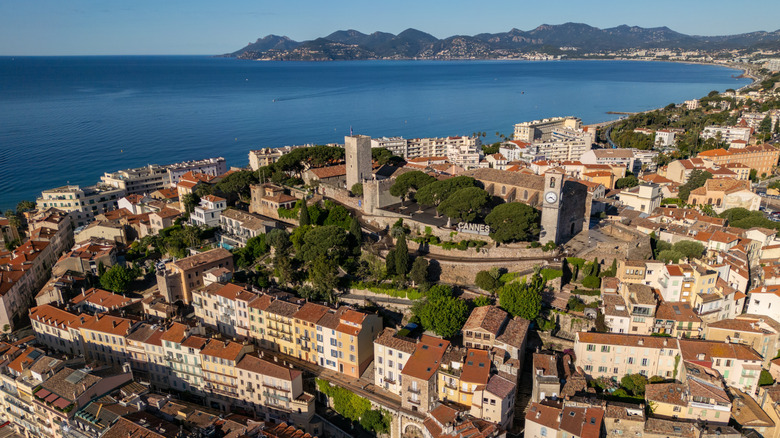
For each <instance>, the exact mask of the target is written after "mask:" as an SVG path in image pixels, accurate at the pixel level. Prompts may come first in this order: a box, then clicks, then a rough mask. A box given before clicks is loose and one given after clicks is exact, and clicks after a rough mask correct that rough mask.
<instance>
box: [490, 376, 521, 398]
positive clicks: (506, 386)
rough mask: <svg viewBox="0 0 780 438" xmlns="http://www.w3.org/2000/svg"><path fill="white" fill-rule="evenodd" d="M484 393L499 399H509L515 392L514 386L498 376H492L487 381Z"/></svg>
mask: <svg viewBox="0 0 780 438" xmlns="http://www.w3.org/2000/svg"><path fill="white" fill-rule="evenodd" d="M485 391H487V392H489V393H491V394H493V395H495V396H496V397H498V398H500V399H505V398H507V397H509V396H510V395H511V394H512V393H513V392H514V391H515V384H514V383H513V382H511V381H510V380H508V379H505V378H503V377H501V376H499V375H498V374H493V375H492V376H490V380H488V383H487V386H486V387H485Z"/></svg>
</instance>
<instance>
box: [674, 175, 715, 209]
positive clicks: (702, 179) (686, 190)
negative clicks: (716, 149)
mask: <svg viewBox="0 0 780 438" xmlns="http://www.w3.org/2000/svg"><path fill="white" fill-rule="evenodd" d="M710 178H712V174H711V173H709V172H707V171H706V170H700V169H693V170H692V171H691V175H690V176H689V177H688V181H687V182H686V183H685V184H683V185H682V186H680V191H679V195H678V196H679V198H680V199H682V200H683V201H686V202H687V201H688V196H690V194H691V192H692V191H693V190H696V189H698V188H699V187H702V186H704V183H706V182H707V180H708V179H710Z"/></svg>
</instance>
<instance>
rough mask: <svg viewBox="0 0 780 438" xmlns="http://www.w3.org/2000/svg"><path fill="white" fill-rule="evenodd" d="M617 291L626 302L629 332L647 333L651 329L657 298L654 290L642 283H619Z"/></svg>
mask: <svg viewBox="0 0 780 438" xmlns="http://www.w3.org/2000/svg"><path fill="white" fill-rule="evenodd" d="M618 293H619V294H620V295H621V296H622V297H623V299H624V300H625V303H626V311H627V312H628V314H629V315H630V317H631V320H630V322H629V326H628V328H629V333H634V334H648V333H651V332H652V331H653V325H654V324H655V310H656V306H657V305H658V298H657V297H656V292H655V290H654V289H653V288H652V287H650V286H647V285H644V284H636V283H621V284H620V286H619V288H618Z"/></svg>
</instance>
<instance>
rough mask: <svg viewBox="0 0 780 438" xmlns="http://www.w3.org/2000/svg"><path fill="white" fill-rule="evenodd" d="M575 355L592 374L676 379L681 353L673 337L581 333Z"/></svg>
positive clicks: (615, 377) (594, 376)
mask: <svg viewBox="0 0 780 438" xmlns="http://www.w3.org/2000/svg"><path fill="white" fill-rule="evenodd" d="M574 354H575V356H576V357H577V367H581V368H582V369H583V370H584V371H585V373H586V374H588V375H590V376H591V377H593V378H599V377H606V378H608V379H617V380H619V379H621V378H622V377H623V376H625V375H626V374H636V373H639V374H642V375H644V376H646V377H648V378H649V377H653V376H661V377H664V378H673V377H674V375H675V369H676V364H675V362H676V360H675V356H677V355H679V354H680V352H679V348H678V346H677V340H676V339H674V338H664V337H655V336H642V335H624V334H611V333H590V332H579V333H577V334H576V336H575V342H574Z"/></svg>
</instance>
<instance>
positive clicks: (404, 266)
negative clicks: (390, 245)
mask: <svg viewBox="0 0 780 438" xmlns="http://www.w3.org/2000/svg"><path fill="white" fill-rule="evenodd" d="M395 273H396V275H400V276H401V277H405V276H406V274H407V273H409V247H408V246H407V244H406V235H405V234H404V235H401V236H399V237H398V239H397V240H396V242H395Z"/></svg>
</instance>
